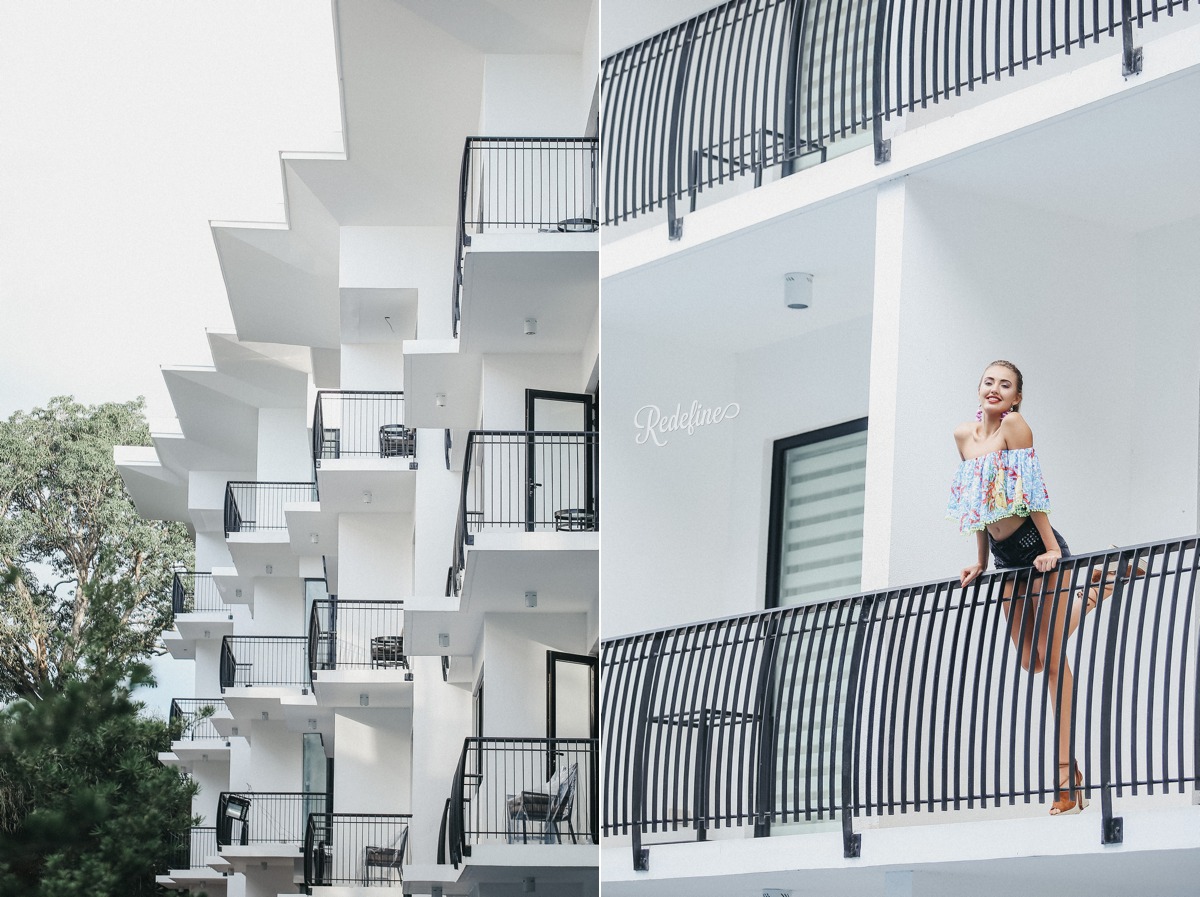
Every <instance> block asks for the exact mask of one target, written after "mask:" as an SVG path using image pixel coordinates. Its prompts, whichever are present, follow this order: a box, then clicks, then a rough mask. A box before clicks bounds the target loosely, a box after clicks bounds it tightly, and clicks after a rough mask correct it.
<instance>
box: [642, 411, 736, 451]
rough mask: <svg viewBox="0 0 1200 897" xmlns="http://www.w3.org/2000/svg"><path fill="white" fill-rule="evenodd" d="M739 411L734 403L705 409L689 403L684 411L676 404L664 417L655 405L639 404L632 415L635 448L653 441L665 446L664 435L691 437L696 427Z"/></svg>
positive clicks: (718, 420) (723, 418) (730, 418)
mask: <svg viewBox="0 0 1200 897" xmlns="http://www.w3.org/2000/svg"><path fill="white" fill-rule="evenodd" d="M741 410H742V409H741V406H740V405H738V403H737V402H730V403H729V404H728V405H713V406H709V407H705V406H703V405H701V404H700V403H699V402H698V401H696V400H693V401H692V404H691V405H690V406H688V409H687V411H684V410H683V403H682V402H679V403H677V404H676V405H675V410H674V411H673V412H672V413H670V414H667V415H664V414H663V412H662V409H661V408H659V407H658V406H657V405H643V406H642V407H641V408H639V409H638V410H637V413H635V414H634V415H633V425H634V427H636V428H637V431H638V433H637V436H636V437H635V441H636V442H637V444H638V445H645V444H646V443H647V442H653V443H654V444H655V445H658V446H663V445H666V444H667V441H668V438H667V434H668V433H678V432H683V433H686V434H687V435H688V436H691V435H692V434H693V433H695V432H696V430H697V429H698V428H699V427H707V426H709V425H710V424H719V423H721V421H725V420H733V419H734V418H735V417H737V416H738V414H740V413H741Z"/></svg>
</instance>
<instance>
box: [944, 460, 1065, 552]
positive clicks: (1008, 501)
mask: <svg viewBox="0 0 1200 897" xmlns="http://www.w3.org/2000/svg"><path fill="white" fill-rule="evenodd" d="M1049 510H1050V495H1049V494H1048V493H1047V492H1046V484H1045V482H1044V481H1043V480H1042V465H1041V462H1039V461H1038V458H1037V455H1036V454H1034V451H1033V448H1032V446H1031V447H1030V448H1023V449H1001V450H999V451H995V452H991V453H990V454H987V455H983V456H981V457H979V458H970V459H968V460H966V461H963V462H962V464H960V465H959V466H958V473H956V474H955V475H954V482H953V483H951V484H950V504H949V505H947V507H946V516H947V517H949V518H950V519H951V520H957V521H958V531H959V532H961V533H974V532H978V531H979V530H981V529H983V528H984V527H986V526H987V525H988V524H990V523H995V522H996V521H997V520H1003V519H1004V518H1005V517H1012V516H1014V515H1015V516H1018V517H1028V516H1029V515H1030V514H1032V513H1033V512H1034V511H1049Z"/></svg>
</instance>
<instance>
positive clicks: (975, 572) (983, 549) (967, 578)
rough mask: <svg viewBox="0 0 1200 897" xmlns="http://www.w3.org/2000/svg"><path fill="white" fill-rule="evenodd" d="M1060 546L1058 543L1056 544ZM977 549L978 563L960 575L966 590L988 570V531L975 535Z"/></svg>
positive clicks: (959, 580) (981, 531)
mask: <svg viewBox="0 0 1200 897" xmlns="http://www.w3.org/2000/svg"><path fill="white" fill-rule="evenodd" d="M1055 544H1056V545H1057V544H1058V543H1057V542H1056V543H1055ZM975 549H976V552H977V558H978V560H976V562H975V563H974V564H970V565H968V566H966V567H963V568H962V572H961V573H959V575H958V582H959V584H960V585H961V586H962V587H963V588H966V587H967V586H968V585H970V584H971V583H973V582H974V581H975V580H976V579H978V578H979V575H980V574H981V573H983V571H984V570H986V569H987V565H988V537H987V530H982V529H981V530H980V531H979V532H977V533H976V534H975Z"/></svg>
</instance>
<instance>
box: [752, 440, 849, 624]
mask: <svg viewBox="0 0 1200 897" xmlns="http://www.w3.org/2000/svg"><path fill="white" fill-rule="evenodd" d="M774 455H775V461H774V470H773V472H772V473H773V476H772V480H773V484H772V496H771V509H772V510H771V513H772V520H771V539H772V543H773V544H772V549H773V550H772V552H771V556H770V557H769V558H768V569H769V573H768V575H769V576H770V577H771V578H772V582H771V585H770V587H769V588H768V600H767V603H768V605H770V606H781V605H789V604H808V603H810V602H812V601H819V600H822V599H828V598H840V597H843V596H846V595H851V594H854V593H855V592H857V591H858V590H859V586H860V584H861V581H862V535H863V498H864V491H865V482H866V468H867V422H866V419H862V420H858V421H852V422H850V423H848V424H842V425H839V426H836V427H828V428H825V429H823V430H818V431H815V432H812V433H804V434H801V435H799V436H793V437H791V438H790V439H784V440H780V441H779V442H777V443H776V444H775V453H774Z"/></svg>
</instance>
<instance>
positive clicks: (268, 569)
mask: <svg viewBox="0 0 1200 897" xmlns="http://www.w3.org/2000/svg"><path fill="white" fill-rule="evenodd" d="M274 572H275V568H274V567H272V566H271V565H270V564H267V576H270V575H271V574H272V573H274Z"/></svg>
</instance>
